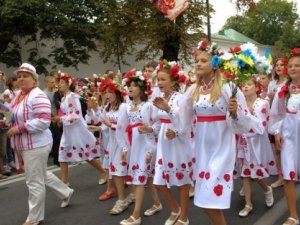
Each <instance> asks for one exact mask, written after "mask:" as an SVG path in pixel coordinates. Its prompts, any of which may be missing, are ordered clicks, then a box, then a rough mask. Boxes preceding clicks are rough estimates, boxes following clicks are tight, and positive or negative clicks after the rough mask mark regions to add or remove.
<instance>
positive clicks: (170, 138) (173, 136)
mask: <svg viewBox="0 0 300 225" xmlns="http://www.w3.org/2000/svg"><path fill="white" fill-rule="evenodd" d="M166 137H167V138H168V139H169V140H172V139H173V138H175V137H176V133H175V132H174V131H173V130H171V129H167V132H166Z"/></svg>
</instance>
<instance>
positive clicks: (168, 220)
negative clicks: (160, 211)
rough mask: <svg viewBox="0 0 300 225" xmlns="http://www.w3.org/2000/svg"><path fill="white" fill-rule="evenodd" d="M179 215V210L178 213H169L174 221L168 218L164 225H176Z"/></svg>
mask: <svg viewBox="0 0 300 225" xmlns="http://www.w3.org/2000/svg"><path fill="white" fill-rule="evenodd" d="M180 214H181V209H180V208H179V210H178V212H177V213H176V212H171V216H175V219H173V220H171V219H170V217H171V216H170V217H169V218H168V219H167V220H166V222H165V225H173V224H175V223H176V221H177V219H178V218H179V216H180Z"/></svg>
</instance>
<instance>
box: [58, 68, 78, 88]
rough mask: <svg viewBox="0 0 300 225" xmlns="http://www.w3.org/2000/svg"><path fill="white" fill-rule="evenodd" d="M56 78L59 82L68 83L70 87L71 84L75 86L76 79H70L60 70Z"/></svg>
mask: <svg viewBox="0 0 300 225" xmlns="http://www.w3.org/2000/svg"><path fill="white" fill-rule="evenodd" d="M57 78H58V79H59V80H64V81H67V82H68V85H69V86H70V85H71V84H76V82H77V79H75V78H72V76H71V75H70V74H68V73H63V72H61V71H60V70H59V71H58V72H57Z"/></svg>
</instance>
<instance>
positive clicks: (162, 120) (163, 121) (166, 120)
mask: <svg viewBox="0 0 300 225" xmlns="http://www.w3.org/2000/svg"><path fill="white" fill-rule="evenodd" d="M160 122H161V123H172V121H171V120H170V119H160Z"/></svg>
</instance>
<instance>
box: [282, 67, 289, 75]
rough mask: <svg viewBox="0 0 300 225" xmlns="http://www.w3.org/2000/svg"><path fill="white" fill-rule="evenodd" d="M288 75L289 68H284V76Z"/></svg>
mask: <svg viewBox="0 0 300 225" xmlns="http://www.w3.org/2000/svg"><path fill="white" fill-rule="evenodd" d="M287 74H288V68H287V67H286V66H285V67H283V69H282V75H283V76H286V75H287Z"/></svg>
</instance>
